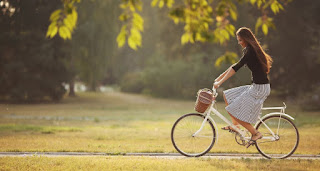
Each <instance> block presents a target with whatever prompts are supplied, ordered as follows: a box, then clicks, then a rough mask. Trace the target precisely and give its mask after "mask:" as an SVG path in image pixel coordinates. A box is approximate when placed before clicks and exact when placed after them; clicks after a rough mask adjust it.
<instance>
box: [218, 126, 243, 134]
mask: <svg viewBox="0 0 320 171" xmlns="http://www.w3.org/2000/svg"><path fill="white" fill-rule="evenodd" d="M236 127H237V128H239V129H240V126H236ZM221 129H222V130H226V131H229V132H231V133H232V132H236V133H238V131H236V130H234V129H233V128H232V127H231V126H225V127H222V128H221Z"/></svg>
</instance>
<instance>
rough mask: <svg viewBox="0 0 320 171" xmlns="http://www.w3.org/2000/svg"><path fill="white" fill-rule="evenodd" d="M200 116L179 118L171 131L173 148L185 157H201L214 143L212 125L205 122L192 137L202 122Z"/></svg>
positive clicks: (202, 118) (202, 119) (189, 115)
mask: <svg viewBox="0 0 320 171" xmlns="http://www.w3.org/2000/svg"><path fill="white" fill-rule="evenodd" d="M204 118H205V117H204V116H203V115H200V114H187V115H184V116H182V117H181V118H179V119H178V120H177V121H176V123H175V124H174V126H173V128H172V131H171V140H172V143H173V145H174V147H175V148H176V149H177V150H178V151H179V152H180V153H181V154H183V155H186V156H201V155H203V154H205V153H207V152H208V151H209V150H210V149H211V148H212V146H213V144H214V141H215V131H214V127H213V125H212V123H211V122H210V121H209V120H208V121H207V122H205V125H204V127H203V129H202V130H201V131H200V132H198V133H197V135H195V136H192V135H194V133H196V132H197V131H198V130H199V129H200V128H201V125H202V123H203V121H204Z"/></svg>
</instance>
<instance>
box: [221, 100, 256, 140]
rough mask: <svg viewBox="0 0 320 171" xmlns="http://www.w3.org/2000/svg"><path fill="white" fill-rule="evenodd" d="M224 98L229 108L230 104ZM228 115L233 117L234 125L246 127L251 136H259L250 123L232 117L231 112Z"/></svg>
mask: <svg viewBox="0 0 320 171" xmlns="http://www.w3.org/2000/svg"><path fill="white" fill-rule="evenodd" d="M223 98H224V101H225V102H226V105H227V106H228V105H229V104H228V102H227V100H226V97H225V95H223ZM227 112H228V111H227ZM228 114H229V115H230V116H231V120H232V123H233V124H234V125H239V124H240V125H242V126H243V127H245V128H246V129H247V130H248V131H249V132H250V133H251V135H256V134H257V132H258V131H257V130H256V129H255V128H254V127H253V126H252V125H251V124H250V123H248V122H244V121H241V120H239V119H237V118H236V117H234V116H232V115H231V114H230V113H229V112H228ZM253 140H256V139H255V138H254V137H253Z"/></svg>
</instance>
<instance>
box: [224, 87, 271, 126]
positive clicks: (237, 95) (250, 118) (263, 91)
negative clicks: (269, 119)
mask: <svg viewBox="0 0 320 171" xmlns="http://www.w3.org/2000/svg"><path fill="white" fill-rule="evenodd" d="M223 93H224V95H225V98H226V100H227V102H228V104H229V105H228V106H227V107H226V110H227V111H228V112H229V113H230V114H231V115H232V116H234V117H236V118H237V119H239V120H241V121H244V122H247V123H252V124H254V123H256V122H257V120H258V117H259V116H260V115H261V108H262V106H263V102H264V101H265V100H266V98H267V97H268V96H269V94H270V84H255V83H253V84H251V85H245V86H240V87H235V88H232V89H228V90H225V91H223Z"/></svg>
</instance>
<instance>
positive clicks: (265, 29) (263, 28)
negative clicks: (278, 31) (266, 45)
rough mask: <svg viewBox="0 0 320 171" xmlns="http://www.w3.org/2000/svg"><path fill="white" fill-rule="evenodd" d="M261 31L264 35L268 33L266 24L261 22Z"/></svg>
mask: <svg viewBox="0 0 320 171" xmlns="http://www.w3.org/2000/svg"><path fill="white" fill-rule="evenodd" d="M262 31H263V34H264V35H267V34H268V26H267V24H263V25H262Z"/></svg>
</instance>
